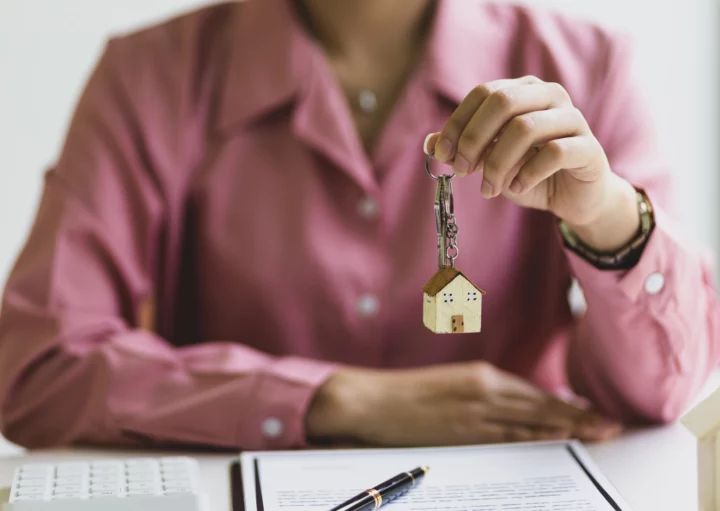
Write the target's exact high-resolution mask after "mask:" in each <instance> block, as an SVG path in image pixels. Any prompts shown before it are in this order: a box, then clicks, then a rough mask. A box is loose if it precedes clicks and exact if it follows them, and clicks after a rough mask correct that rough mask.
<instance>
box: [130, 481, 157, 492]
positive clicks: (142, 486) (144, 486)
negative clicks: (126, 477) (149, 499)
mask: <svg viewBox="0 0 720 511" xmlns="http://www.w3.org/2000/svg"><path fill="white" fill-rule="evenodd" d="M156 487H157V485H156V484H155V483H130V484H128V489H129V490H131V491H132V490H152V489H153V488H156Z"/></svg>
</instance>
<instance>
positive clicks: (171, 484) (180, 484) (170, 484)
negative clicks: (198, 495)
mask: <svg viewBox="0 0 720 511" xmlns="http://www.w3.org/2000/svg"><path fill="white" fill-rule="evenodd" d="M163 486H164V487H165V488H166V489H167V488H187V487H188V486H192V483H191V482H190V481H188V480H187V479H185V480H183V481H165V482H164V483H163Z"/></svg>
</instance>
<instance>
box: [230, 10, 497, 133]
mask: <svg viewBox="0 0 720 511" xmlns="http://www.w3.org/2000/svg"><path fill="white" fill-rule="evenodd" d="M291 2H292V0H244V1H243V2H240V3H239V4H238V9H237V10H236V11H234V15H233V17H234V19H233V20H232V22H231V23H230V24H229V26H230V31H229V33H228V34H227V35H228V38H229V44H230V45H229V49H228V50H229V52H230V57H229V60H228V67H227V75H226V80H225V89H224V90H223V91H222V92H221V105H220V107H221V108H220V112H219V117H218V123H219V127H220V128H221V129H222V130H227V129H231V128H232V127H233V126H234V125H235V124H238V123H244V122H248V121H250V120H251V119H253V118H256V117H259V116H261V115H263V114H266V113H269V112H271V111H272V110H274V109H276V108H278V107H280V106H282V105H286V104H288V103H290V102H291V101H292V100H293V99H294V98H295V96H296V94H297V93H298V92H299V91H300V90H301V88H302V87H303V86H304V84H307V81H308V80H309V70H310V66H311V62H312V59H313V58H314V57H316V55H315V53H316V52H317V49H316V47H315V45H314V43H313V42H312V41H311V39H310V38H309V36H308V35H307V33H306V32H305V31H304V29H303V27H302V25H301V23H300V22H299V20H298V18H297V14H296V13H295V12H294V10H293V8H292V5H291ZM501 13H502V11H501V10H500V8H499V7H498V6H494V5H491V4H485V2H483V1H482V0H464V1H462V2H460V1H457V0H437V11H436V13H435V18H434V20H433V25H432V28H431V32H430V36H429V40H428V47H427V50H426V54H425V60H424V66H425V69H426V72H427V74H426V75H425V76H426V77H427V83H428V85H429V86H430V87H431V88H432V89H434V91H435V92H436V93H437V94H439V95H441V96H444V97H445V98H446V99H448V100H450V101H451V102H454V103H455V104H459V103H460V102H461V101H462V99H463V98H464V97H465V96H466V95H467V94H468V92H470V91H471V90H472V88H473V87H476V86H477V85H480V84H481V83H484V82H486V81H490V80H495V79H498V78H505V77H506V76H504V74H506V73H507V72H508V70H507V69H505V67H506V66H505V65H504V63H506V62H508V58H507V55H505V54H503V52H507V51H509V48H510V46H511V45H509V44H507V41H506V40H507V38H508V37H510V35H509V34H508V33H507V31H506V30H504V27H503V24H502V23H501V19H499V18H501Z"/></svg>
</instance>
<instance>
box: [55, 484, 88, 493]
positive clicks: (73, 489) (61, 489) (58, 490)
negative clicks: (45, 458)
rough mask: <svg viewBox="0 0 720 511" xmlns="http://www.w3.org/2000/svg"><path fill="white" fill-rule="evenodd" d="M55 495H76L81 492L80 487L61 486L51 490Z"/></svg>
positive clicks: (77, 485) (71, 485)
mask: <svg viewBox="0 0 720 511" xmlns="http://www.w3.org/2000/svg"><path fill="white" fill-rule="evenodd" d="M53 491H54V492H55V493H77V492H81V491H82V485H80V484H63V485H60V486H56V487H55V489H54V490H53Z"/></svg>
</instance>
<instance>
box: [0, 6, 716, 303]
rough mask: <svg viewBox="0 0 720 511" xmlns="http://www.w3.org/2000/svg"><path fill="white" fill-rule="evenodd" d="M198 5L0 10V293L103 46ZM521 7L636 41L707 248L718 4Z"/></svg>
mask: <svg viewBox="0 0 720 511" xmlns="http://www.w3.org/2000/svg"><path fill="white" fill-rule="evenodd" d="M253 1H260V0H253ZM389 1H400V0H389ZM450 1H463V0H450ZM200 3H201V2H198V1H197V0H122V1H109V0H104V1H102V0H101V1H98V0H62V1H57V0H33V1H28V0H2V1H0V290H1V289H2V285H3V284H2V283H4V281H5V278H6V275H7V273H8V272H9V270H10V268H11V265H12V264H13V262H14V259H15V257H16V255H17V252H18V250H19V249H20V247H21V245H22V243H23V242H24V239H25V236H26V233H27V230H28V229H29V227H30V225H31V222H32V218H33V215H34V212H35V207H36V201H37V200H38V198H39V192H40V187H41V179H42V174H43V172H44V171H45V170H46V168H47V167H48V166H49V165H51V164H52V163H53V160H54V159H55V157H56V156H57V154H58V151H59V149H60V147H61V144H62V141H63V137H64V133H65V129H66V127H67V123H68V120H69V116H70V114H71V112H72V110H73V108H74V104H75V101H76V100H77V97H78V94H79V93H80V91H81V89H82V86H83V85H84V83H85V80H86V78H87V73H88V72H89V71H90V70H91V68H92V66H93V65H94V64H95V62H96V59H97V58H98V56H99V52H100V50H101V49H102V47H103V44H104V42H105V39H106V38H107V37H108V36H109V35H110V34H115V33H118V32H122V31H126V30H133V29H135V28H136V27H139V26H142V25H146V24H149V23H153V22H155V21H158V20H161V19H163V18H164V17H166V16H169V15H172V14H174V13H177V12H180V11H182V10H186V9H189V8H191V7H194V6H195V5H198V4H200ZM523 3H527V4H531V5H537V6H543V7H546V6H549V7H552V8H556V9H559V10H562V11H564V12H567V13H570V14H572V15H575V16H578V17H581V18H587V19H591V20H595V21H599V22H600V23H602V24H604V25H606V26H609V27H613V28H619V29H621V30H623V31H626V32H628V33H630V34H631V35H632V36H634V38H635V41H636V61H637V75H638V79H639V80H640V82H641V83H642V84H643V85H644V87H645V90H646V92H647V100H648V101H649V103H650V105H651V106H652V107H653V109H654V112H653V114H654V115H655V118H656V120H657V123H658V131H659V134H660V136H661V137H662V140H663V142H664V148H665V150H666V154H667V157H668V158H669V159H670V161H671V162H672V164H673V165H674V168H675V169H676V171H677V173H678V176H679V181H678V190H677V194H678V197H679V209H678V212H677V213H678V215H679V219H680V220H681V221H682V222H683V223H685V224H686V226H687V228H688V229H689V230H690V231H691V233H692V234H693V235H695V236H696V237H697V238H698V239H699V240H700V241H701V242H704V243H705V244H707V245H709V246H710V247H711V248H713V249H717V248H718V246H719V244H720V243H719V242H720V229H719V228H718V216H719V215H718V213H719V211H718V207H717V206H716V204H715V198H716V196H717V193H718V189H719V186H718V181H719V179H718V176H717V174H718V172H717V165H718V157H717V154H716V149H715V148H716V145H717V141H718V122H717V120H718V107H717V97H718V95H719V94H720V87H719V86H718V80H717V75H718V73H717V71H718V63H719V62H720V55H719V54H718V51H717V48H716V44H717V41H716V39H715V33H716V32H717V31H718V28H720V16H718V9H717V6H716V4H717V2H716V0H687V1H678V0H524V1H523Z"/></svg>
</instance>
